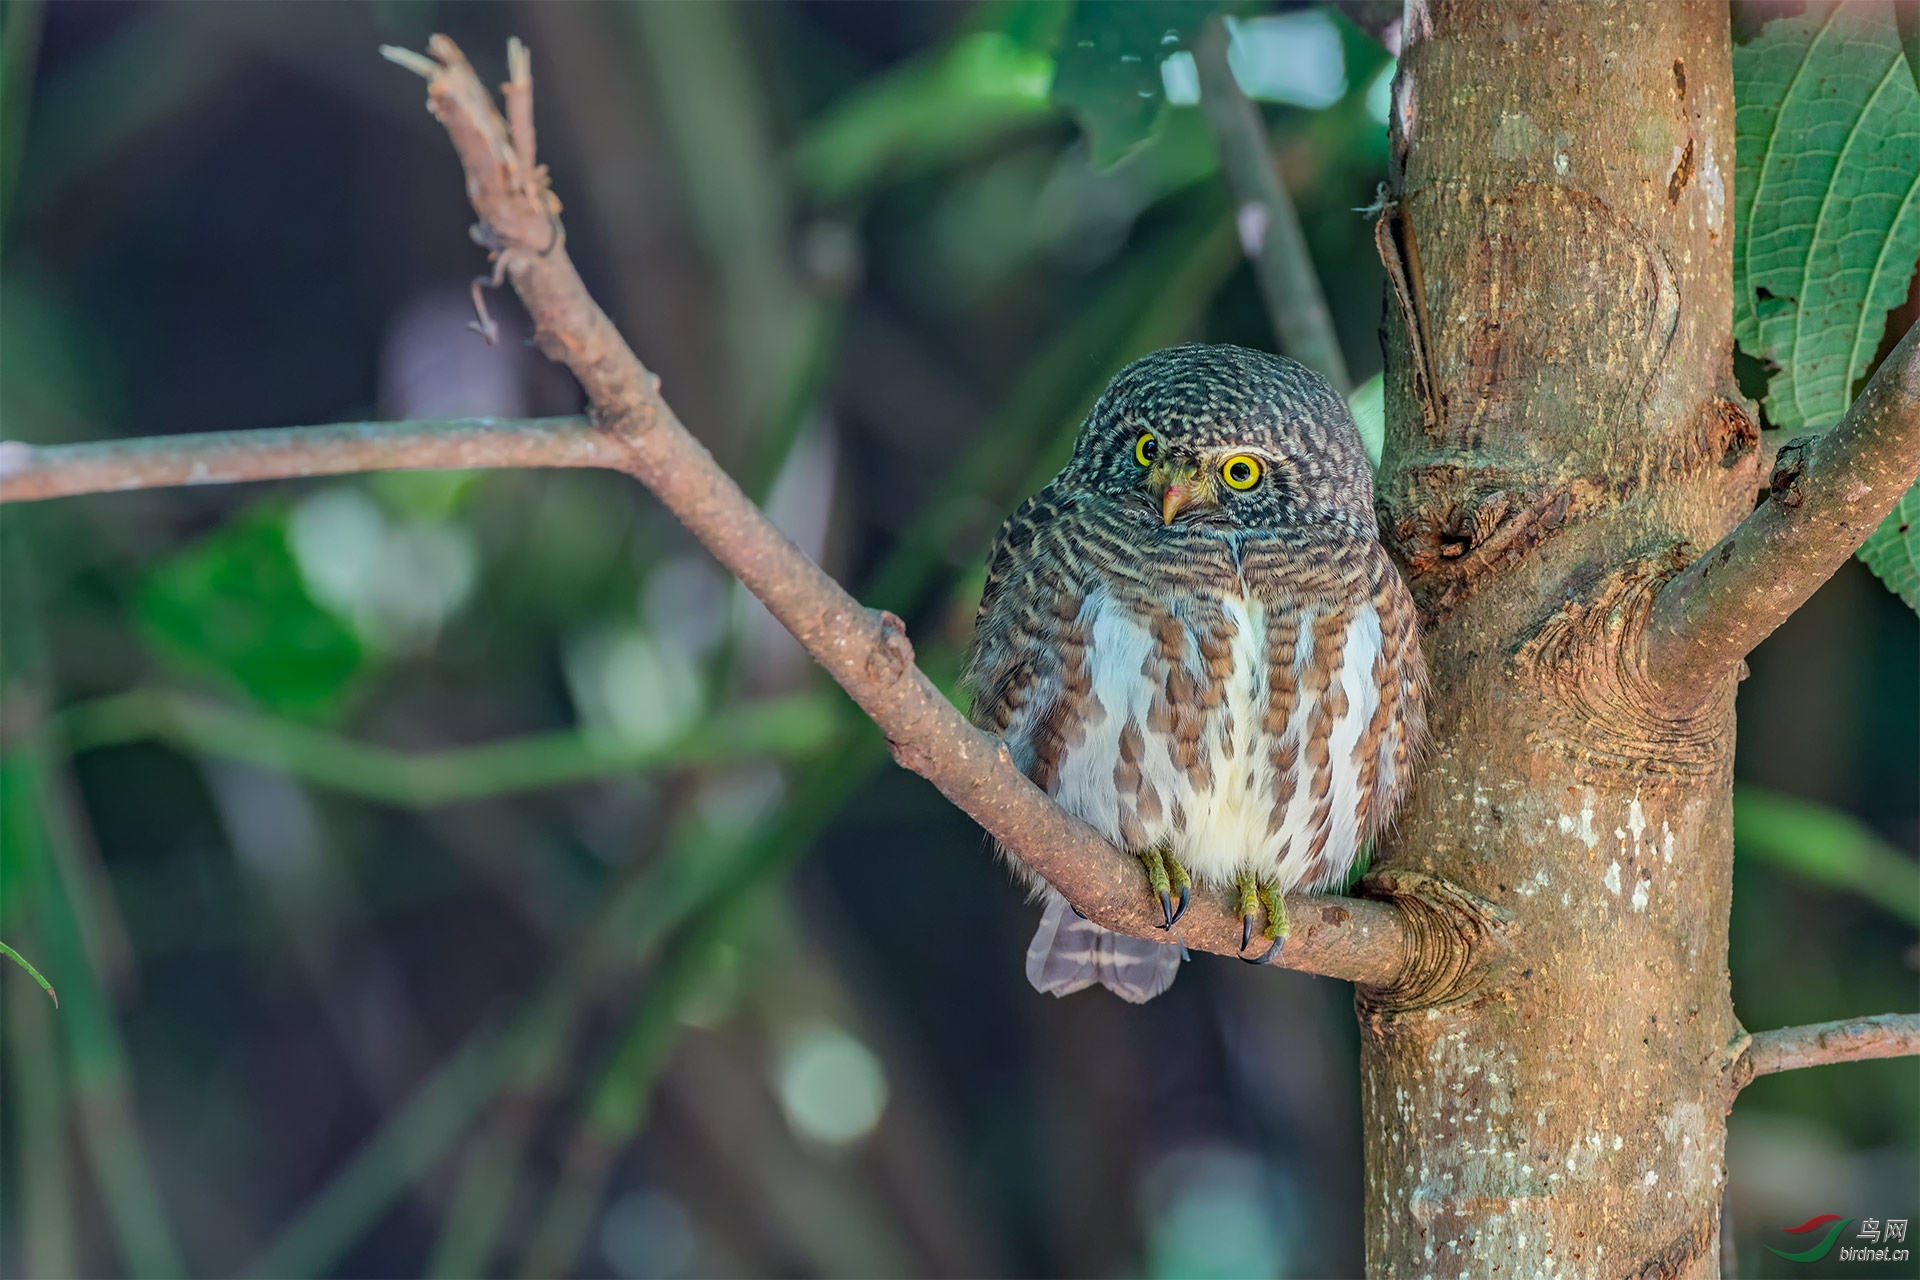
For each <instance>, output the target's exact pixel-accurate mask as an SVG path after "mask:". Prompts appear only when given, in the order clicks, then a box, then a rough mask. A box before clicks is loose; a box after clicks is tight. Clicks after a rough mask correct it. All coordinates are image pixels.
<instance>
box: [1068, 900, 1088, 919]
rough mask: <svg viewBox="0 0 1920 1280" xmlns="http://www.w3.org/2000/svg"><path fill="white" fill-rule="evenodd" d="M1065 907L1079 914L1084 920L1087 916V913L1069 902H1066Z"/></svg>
mask: <svg viewBox="0 0 1920 1280" xmlns="http://www.w3.org/2000/svg"><path fill="white" fill-rule="evenodd" d="M1067 907H1068V909H1069V910H1071V911H1072V912H1073V914H1075V915H1077V916H1079V917H1080V918H1081V919H1082V920H1085V919H1086V918H1087V913H1086V912H1084V911H1082V910H1081V909H1080V908H1078V907H1076V906H1074V905H1073V904H1072V903H1071V902H1069V903H1068V904H1067Z"/></svg>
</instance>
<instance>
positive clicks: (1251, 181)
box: [1193, 16, 1353, 399]
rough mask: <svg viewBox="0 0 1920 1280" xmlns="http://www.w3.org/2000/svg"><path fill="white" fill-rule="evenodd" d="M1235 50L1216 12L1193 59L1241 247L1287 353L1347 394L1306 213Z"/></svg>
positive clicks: (1349, 388) (1349, 381)
mask: <svg viewBox="0 0 1920 1280" xmlns="http://www.w3.org/2000/svg"><path fill="white" fill-rule="evenodd" d="M1227 47H1228V34H1227V28H1226V23H1225V20H1224V19H1223V18H1220V17H1218V16H1216V17H1214V18H1212V19H1210V20H1208V22H1207V25H1206V26H1205V27H1204V28H1203V29H1202V30H1201V32H1200V37H1199V39H1198V40H1196V41H1195V42H1194V47H1193V61H1194V65H1195V66H1196V67H1197V68H1198V70H1199V73H1200V105H1201V106H1202V107H1203V108H1205V110H1206V113H1207V123H1208V124H1209V125H1210V126H1212V129H1213V141H1214V145H1215V146H1216V147H1218V148H1219V150H1220V168H1221V170H1222V171H1223V172H1224V173H1225V174H1226V179H1227V186H1228V187H1229V188H1230V189H1231V190H1232V191H1233V204H1234V222H1235V223H1236V224H1237V225H1238V226H1239V228H1240V247H1241V248H1242V249H1243V250H1245V251H1246V255H1247V258H1248V260H1249V261H1251V262H1252V263H1253V274H1254V278H1255V279H1256V280H1258V281H1259V283H1260V297H1261V300H1262V301H1264V302H1265V303H1266V305H1267V319H1268V320H1269V321H1271V322H1272V324H1273V333H1274V336H1275V337H1276V338H1277V339H1279V342H1280V350H1281V351H1283V352H1284V353H1286V354H1287V355H1290V356H1292V357H1293V358H1294V359H1296V360H1298V361H1299V362H1300V363H1301V364H1304V365H1307V366H1308V367H1310V368H1312V369H1314V370H1316V371H1317V372H1319V373H1321V374H1324V375H1325V376H1326V379H1327V381H1329V382H1331V383H1333V385H1334V388H1335V389H1336V390H1337V391H1339V393H1340V395H1341V398H1342V399H1345V398H1346V395H1347V393H1348V392H1350V391H1352V390H1353V380H1352V378H1351V377H1350V376H1349V375H1348V373H1347V362H1346V358H1345V357H1344V356H1342V355H1341V354H1340V339H1339V337H1338V335H1337V334H1335V333H1334V329H1333V316H1332V314H1331V313H1330V312H1328V310H1327V298H1326V295H1325V294H1324V293H1322V292H1321V291H1320V279H1319V277H1318V276H1316V275H1315V274H1314V271H1313V257H1312V255H1311V254H1310V253H1308V251H1307V238H1306V235H1305V234H1304V233H1303V232H1302V231H1301V230H1300V215H1299V214H1298V213H1297V212H1295V210H1294V207H1293V199H1292V197H1291V196H1289V195H1288V194H1287V185H1286V183H1285V182H1284V181H1282V180H1281V177H1280V171H1279V169H1277V168H1275V167H1274V163H1273V153H1272V151H1271V149H1270V148H1269V145H1268V141H1267V126H1266V122H1265V121H1263V120H1262V119H1261V118H1260V109H1259V108H1258V107H1256V106H1254V105H1253V103H1252V101H1251V100H1249V99H1248V97H1247V95H1246V94H1244V93H1242V92H1241V91H1240V85H1239V82H1238V81H1236V80H1235V79H1234V78H1233V68H1232V67H1230V66H1229V65H1228V63H1227Z"/></svg>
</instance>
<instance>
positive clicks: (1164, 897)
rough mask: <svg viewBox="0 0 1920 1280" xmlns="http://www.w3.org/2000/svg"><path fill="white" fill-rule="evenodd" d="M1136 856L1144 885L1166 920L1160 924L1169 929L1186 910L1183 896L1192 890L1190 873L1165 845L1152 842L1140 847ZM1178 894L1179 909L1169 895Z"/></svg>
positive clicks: (1186, 895)
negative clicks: (1154, 898)
mask: <svg viewBox="0 0 1920 1280" xmlns="http://www.w3.org/2000/svg"><path fill="white" fill-rule="evenodd" d="M1134 856H1136V857H1137V858H1139V859H1140V865H1141V866H1143V867H1145V868H1146V869H1147V888H1148V889H1150V890H1151V891H1152V893H1153V896H1154V897H1156V898H1158V899H1160V914H1161V916H1162V917H1163V918H1164V919H1165V920H1166V923H1165V924H1164V925H1162V926H1160V927H1161V928H1163V929H1171V928H1173V926H1174V925H1176V924H1178V923H1179V922H1180V917H1181V916H1183V915H1185V914H1186V913H1187V900H1188V899H1189V898H1190V897H1191V896H1192V894H1193V877H1192V876H1190V875H1188V874H1187V869H1186V868H1185V867H1183V866H1181V865H1180V859H1178V858H1176V857H1174V856H1173V855H1172V854H1171V853H1168V852H1167V851H1166V850H1165V849H1163V848H1160V847H1159V846H1157V845H1156V846H1155V847H1154V848H1151V849H1142V850H1141V851H1140V852H1139V853H1138V854H1136V855H1134ZM1175 894H1179V895H1180V907H1179V910H1177V911H1176V910H1175V909H1174V906H1173V896H1174V895H1175Z"/></svg>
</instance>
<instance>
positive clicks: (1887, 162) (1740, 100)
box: [1733, 0, 1920, 430]
mask: <svg viewBox="0 0 1920 1280" xmlns="http://www.w3.org/2000/svg"><path fill="white" fill-rule="evenodd" d="M1733 75H1734V98H1735V101H1736V103H1737V109H1736V112H1735V116H1734V139H1735V150H1736V163H1735V173H1734V192H1735V210H1734V223H1735V239H1734V255H1733V256H1734V266H1733V291H1734V294H1733V326H1734V336H1735V338H1736V339H1737V340H1738V341H1739V343H1740V345H1741V346H1742V347H1743V348H1745V349H1746V351H1747V352H1748V353H1749V354H1751V355H1754V356H1757V357H1760V358H1762V359H1765V360H1769V361H1771V362H1773V364H1775V365H1777V366H1778V368H1779V372H1778V373H1777V374H1775V375H1774V378H1773V380H1772V384H1771V386H1770V387H1769V389H1768V393H1767V397H1766V408H1767V416H1768V418H1769V420H1770V421H1771V423H1772V425H1774V426H1775V427H1782V428H1786V429H1790V430H1794V429H1800V428H1804V427H1815V428H1824V427H1829V426H1831V425H1833V423H1834V422H1835V421H1837V420H1838V419H1839V418H1840V415H1841V414H1843V413H1845V412H1846V409H1847V405H1848V403H1849V402H1850V401H1851V400H1852V398H1853V389H1854V384H1855V383H1856V381H1857V380H1858V379H1859V378H1860V376H1861V375H1862V374H1863V373H1864V372H1865V371H1866V367H1867V363H1868V362H1869V361H1870V360H1871V359H1872V358H1873V353H1874V350H1875V348H1876V347H1877V346H1878V345H1879V342H1880V335H1881V332H1882V331H1883V330H1884V329H1885V327H1886V313H1887V312H1888V311H1889V310H1890V309H1891V308H1893V307H1894V306H1896V305H1898V304H1899V303H1900V302H1901V300H1902V299H1903V298H1904V297H1905V296H1906V291H1907V281H1908V280H1909V279H1910V278H1911V277H1912V275H1913V270H1914V259H1915V256H1916V254H1920V89H1917V88H1916V86H1915V81H1914V76H1913V73H1912V71H1911V69H1910V67H1909V66H1908V64H1907V61H1906V58H1905V55H1904V54H1903V52H1902V49H1901V44H1900V36H1899V32H1898V31H1897V30H1896V29H1895V26H1894V17H1893V10H1892V6H1891V5H1890V4H1888V3H1885V2H1884V0H1879V2H1871V0H1858V2H1856V3H1848V4H1841V5H1837V6H1833V7H1830V8H1821V7H1815V8H1810V9H1809V11H1808V12H1807V13H1806V14H1805V15H1804V16H1801V17H1794V18H1782V19H1779V20H1777V21H1774V22H1769V23H1768V24H1767V25H1766V26H1765V27H1764V28H1762V30H1761V32H1760V34H1759V35H1758V36H1757V37H1756V38H1754V39H1753V40H1751V41H1749V42H1747V43H1746V44H1744V45H1739V46H1737V47H1735V49H1734V51H1733Z"/></svg>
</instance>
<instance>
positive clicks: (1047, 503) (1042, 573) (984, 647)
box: [961, 485, 1077, 735]
mask: <svg viewBox="0 0 1920 1280" xmlns="http://www.w3.org/2000/svg"><path fill="white" fill-rule="evenodd" d="M1059 513H1060V506H1059V503H1058V502H1057V501H1056V500H1055V497H1054V487H1053V486H1052V485H1048V486H1047V487H1046V488H1044V489H1042V490H1041V491H1040V492H1039V493H1036V494H1034V495H1033V496H1032V497H1031V498H1028V499H1027V500H1026V501H1025V502H1023V503H1021V504H1020V505H1019V506H1018V507H1017V508H1015V510H1014V513H1013V514H1012V515H1011V516H1009V517H1007V522H1006V523H1005V524H1003V525H1001V526H1000V533H999V536H998V537H996V538H995V539H994V542H993V550H992V551H991V552H989V553H988V556H987V584H986V587H985V588H984V589H983V590H982V592H981V594H980V610H979V612H978V613H976V614H975V615H974V620H973V643H972V645H971V646H970V647H969V649H968V651H967V663H966V667H965V668H964V670H963V671H962V673H961V682H962V683H963V684H964V685H965V686H966V687H967V688H968V689H969V690H970V691H971V692H972V693H973V708H972V711H971V713H970V714H971V716H972V718H973V722H974V723H975V724H977V725H979V726H980V727H981V728H983V729H986V730H988V731H989V732H992V733H997V734H1002V735H1004V734H1006V732H1007V730H1008V727H1009V726H1010V725H1011V724H1012V723H1013V720H1014V717H1015V714H1016V713H1017V712H1018V711H1019V709H1020V708H1021V707H1023V706H1025V705H1027V703H1029V702H1030V701H1031V700H1032V699H1033V696H1034V694H1035V692H1036V686H1037V685H1039V683H1040V682H1041V681H1042V680H1043V679H1045V677H1046V676H1047V675H1048V674H1049V672H1050V671H1051V670H1052V665H1053V663H1052V656H1053V655H1052V649H1053V646H1052V644H1051V639H1052V636H1051V631H1050V627H1051V625H1052V623H1053V622H1054V620H1055V618H1056V615H1057V609H1056V607H1055V605H1056V604H1057V599H1058V596H1059V594H1060V593H1063V592H1072V591H1074V590H1075V587H1074V582H1075V579H1076V576H1077V575H1075V574H1074V573H1072V571H1071V570H1072V566H1071V565H1069V564H1067V563H1066V562H1065V559H1064V557H1063V556H1062V555H1061V547H1060V542H1059V540H1058V539H1056V538H1053V537H1050V536H1048V531H1049V526H1050V525H1051V524H1052V523H1053V521H1054V520H1055V519H1056V518H1057V516H1058V515H1059Z"/></svg>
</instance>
